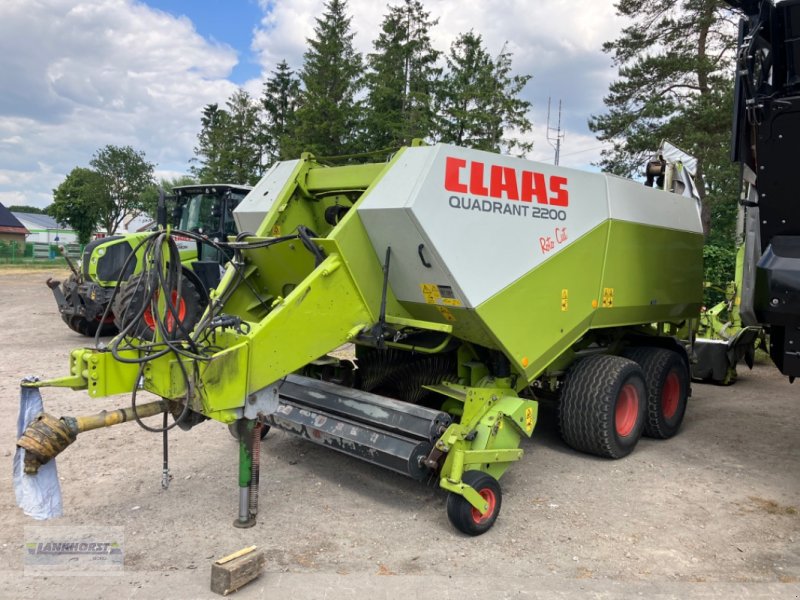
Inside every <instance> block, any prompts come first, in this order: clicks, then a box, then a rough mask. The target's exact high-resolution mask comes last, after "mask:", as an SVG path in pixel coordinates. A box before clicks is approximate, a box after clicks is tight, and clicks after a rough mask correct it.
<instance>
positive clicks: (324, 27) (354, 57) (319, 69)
mask: <svg viewBox="0 0 800 600" xmlns="http://www.w3.org/2000/svg"><path fill="white" fill-rule="evenodd" d="M346 9H347V2H346V0H328V1H327V2H326V3H325V12H324V13H323V14H322V17H320V18H317V19H316V21H317V24H316V26H315V27H314V38H310V39H308V40H307V41H308V45H309V48H308V50H307V51H306V53H305V54H304V55H303V59H304V61H303V69H302V71H301V73H300V79H301V80H302V82H303V88H304V89H303V94H302V105H301V107H300V108H299V109H298V110H297V128H296V130H295V133H294V136H293V139H292V143H291V146H290V148H287V151H288V152H289V153H290V154H292V155H297V154H299V153H300V152H302V151H304V150H307V151H310V152H313V153H315V154H317V155H334V154H346V153H349V152H352V151H355V150H356V149H357V148H356V146H355V137H356V130H357V124H358V120H359V107H358V104H357V103H356V101H355V96H356V94H357V92H358V91H359V89H360V87H361V85H360V77H359V75H360V73H361V70H362V66H361V55H360V54H359V53H358V52H356V51H355V49H354V48H353V37H354V36H355V34H354V33H353V32H352V31H351V29H350V17H348V16H347V14H346Z"/></svg>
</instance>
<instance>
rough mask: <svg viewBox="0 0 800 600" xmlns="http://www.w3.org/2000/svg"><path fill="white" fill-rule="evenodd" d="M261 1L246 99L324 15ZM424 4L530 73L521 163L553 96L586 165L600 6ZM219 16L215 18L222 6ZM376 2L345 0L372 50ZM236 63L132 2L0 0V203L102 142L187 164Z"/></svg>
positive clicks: (299, 54)
mask: <svg viewBox="0 0 800 600" xmlns="http://www.w3.org/2000/svg"><path fill="white" fill-rule="evenodd" d="M259 3H260V5H261V6H262V9H263V10H264V15H265V16H264V18H263V20H262V22H261V23H259V24H253V25H254V26H255V27H254V32H253V39H252V44H251V46H252V50H253V52H255V53H256V54H257V55H258V57H259V60H260V63H261V65H262V69H263V71H262V77H261V78H260V79H253V80H251V81H248V82H247V83H246V84H245V85H244V86H243V87H244V88H245V89H247V90H248V91H249V92H250V93H251V94H252V95H254V96H258V95H259V94H260V93H261V85H262V83H261V82H262V79H263V78H264V77H265V76H266V75H268V73H269V72H270V71H271V70H272V69H274V68H275V65H276V64H277V62H278V61H279V60H281V59H286V60H287V61H288V62H289V64H290V65H291V66H292V67H293V68H295V69H299V68H300V67H301V66H302V59H303V52H304V51H305V49H306V39H307V38H309V37H312V36H313V35H314V33H313V27H314V24H315V21H314V19H315V18H316V17H319V16H320V14H321V12H322V10H323V8H322V5H323V2H322V0H259ZM425 5H426V8H427V10H429V11H430V12H431V16H432V17H433V18H438V19H439V24H438V25H437V26H436V27H434V29H433V31H432V36H433V40H434V45H435V46H436V47H437V48H438V49H439V50H442V51H446V50H447V49H448V47H449V45H450V43H451V42H452V41H453V40H454V39H455V37H456V36H457V35H458V34H459V33H461V32H464V31H467V30H469V29H474V30H475V31H476V32H478V33H481V34H482V35H483V37H484V40H485V43H486V46H487V48H488V49H489V51H490V52H492V53H493V54H496V53H498V52H499V51H500V50H501V48H502V47H503V44H504V43H506V42H508V48H509V49H510V50H511V51H512V52H513V53H514V67H515V69H516V70H517V71H518V72H519V73H525V74H530V75H533V79H532V80H531V82H530V83H529V84H528V86H527V87H526V89H525V92H524V95H525V97H526V98H527V99H529V100H531V101H532V102H533V121H534V124H535V130H534V132H533V138H534V141H535V144H536V146H535V149H534V153H533V154H532V158H538V159H548V158H551V157H552V149H551V148H550V146H549V145H548V144H547V141H546V138H545V136H544V134H543V131H544V125H545V123H544V121H545V115H546V108H547V97H548V96H552V97H553V98H554V100H558V99H559V98H560V99H562V100H563V102H564V125H565V129H566V138H565V140H564V146H563V148H562V157H563V160H562V164H569V165H585V164H588V163H590V162H591V161H592V160H596V158H597V147H598V146H599V144H598V143H597V142H596V140H594V139H593V136H591V134H590V133H589V132H588V130H587V128H586V120H587V118H588V117H589V115H591V114H592V113H596V112H599V111H601V110H602V108H603V106H602V97H603V95H604V94H605V93H606V91H607V88H608V83H609V81H610V80H611V79H612V78H613V76H614V72H613V71H612V70H611V68H610V61H609V59H608V57H606V56H604V55H603V54H602V53H601V52H600V46H601V44H602V42H603V41H605V40H608V39H612V38H614V37H616V35H617V33H618V31H619V27H620V23H619V22H618V20H617V18H616V17H615V16H614V8H613V5H612V3H611V2H610V1H609V2H598V1H597V0H572V1H570V2H567V1H566V0H538V1H537V2H531V1H530V0H495V1H493V2H469V3H467V2H462V1H457V0H426V1H425ZM219 11H220V18H225V7H224V6H223V5H221V4H220V6H219ZM385 11H386V4H385V3H383V2H374V1H373V0H350V2H349V5H348V12H349V14H351V15H352V16H353V28H354V30H355V32H356V38H355V42H356V47H357V49H358V50H359V51H360V52H362V53H363V54H366V53H368V52H370V51H371V50H372V40H373V39H374V38H375V36H376V34H377V32H378V30H379V26H380V22H381V20H382V18H383V14H384V12H385ZM237 60H238V57H237V53H236V51H235V50H234V49H233V48H231V47H229V46H227V45H224V44H220V43H218V42H215V41H211V40H208V39H206V38H204V37H203V36H201V35H199V34H198V33H197V32H196V30H195V28H194V26H193V24H192V23H191V21H189V20H188V19H187V18H185V17H174V16H172V15H170V14H168V13H165V12H162V11H159V10H155V9H153V8H150V7H148V6H146V5H145V4H143V3H142V2H141V1H139V0H0V81H2V82H3V91H2V93H0V201H2V202H3V203H4V204H5V203H6V202H7V201H10V200H11V199H13V202H12V203H15V204H19V203H29V204H34V205H36V206H44V205H46V204H48V203H49V202H50V200H51V192H52V189H53V188H54V187H56V186H57V185H58V184H59V183H60V182H61V181H62V180H63V178H64V176H65V175H66V174H67V173H68V172H69V171H70V170H71V169H72V168H74V167H75V166H86V165H88V162H89V160H90V159H91V156H92V154H93V153H94V152H95V151H96V150H97V149H99V148H101V147H102V146H104V145H106V144H116V145H125V144H129V145H131V146H133V147H134V148H136V149H139V150H143V151H144V152H145V153H146V155H147V158H148V159H149V160H150V161H152V162H154V163H156V164H157V168H158V171H157V172H158V173H170V174H178V173H182V172H185V171H186V170H187V168H188V161H189V159H190V158H191V157H192V155H193V147H194V146H195V144H196V136H197V133H198V130H199V123H200V112H201V110H202V107H203V106H204V105H205V104H208V103H210V102H219V103H224V102H225V100H226V99H227V98H228V97H229V96H230V94H231V93H232V92H233V91H234V90H235V88H236V85H235V84H234V83H232V82H231V81H230V79H229V77H230V74H231V71H232V69H233V67H234V66H235V65H236V63H237ZM587 148H589V149H591V148H595V150H594V151H589V152H584V151H585V150H586V149H587ZM592 152H594V154H592Z"/></svg>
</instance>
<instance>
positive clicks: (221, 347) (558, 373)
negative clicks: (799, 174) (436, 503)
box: [18, 144, 703, 535]
mask: <svg viewBox="0 0 800 600" xmlns="http://www.w3.org/2000/svg"><path fill="white" fill-rule="evenodd" d="M235 217H236V220H237V225H238V229H239V231H240V232H241V233H240V234H239V235H238V236H237V238H236V239H235V240H230V241H229V242H228V243H227V244H225V246H226V248H227V249H229V250H233V251H234V259H233V260H232V261H231V263H230V264H229V266H228V268H227V271H226V273H225V275H224V277H223V279H222V281H221V283H220V285H219V287H218V288H217V289H216V290H214V291H213V292H212V294H211V300H210V304H209V306H208V308H207V310H206V313H205V315H204V317H203V318H202V319H201V321H200V322H199V324H198V325H197V326H196V327H195V328H194V330H193V331H191V332H188V331H182V330H181V328H180V327H178V328H177V329H178V331H176V328H175V327H174V326H171V325H174V320H173V321H170V319H173V318H174V317H175V315H176V313H175V307H174V305H173V303H174V302H175V299H176V293H175V290H176V287H179V278H174V277H172V278H171V277H170V275H171V272H170V266H169V264H167V263H168V261H166V262H163V261H162V263H156V264H154V265H152V266H151V270H152V273H150V281H151V283H152V285H150V286H149V287H148V291H149V293H150V296H149V297H150V300H149V302H150V304H149V306H150V307H151V310H152V312H153V313H155V314H157V315H158V317H159V322H160V326H159V328H158V329H159V332H160V335H157V336H156V337H155V340H154V341H150V340H145V339H137V338H136V337H135V335H132V334H131V333H130V332H128V333H127V334H126V332H124V331H123V332H122V333H121V334H120V335H119V336H117V338H115V339H114V340H113V341H112V342H111V343H110V344H109V345H108V346H106V347H101V348H95V349H78V350H75V351H73V352H72V354H71V361H70V368H71V373H70V375H69V376H68V377H65V378H61V379H56V380H51V381H46V382H38V383H30V384H25V385H37V386H45V385H60V386H68V387H72V388H83V389H86V390H87V391H88V393H89V394H90V395H91V396H92V397H102V396H107V395H111V394H117V393H122V392H128V393H130V392H133V394H132V396H133V402H132V406H131V407H130V408H128V409H125V410H122V411H117V412H116V413H110V414H106V415H104V416H103V418H102V419H98V418H77V419H76V418H72V417H63V418H61V419H55V418H53V417H50V416H49V415H42V416H41V417H40V418H39V419H38V420H37V421H35V422H34V423H33V424H32V425H31V426H30V427H29V428H28V430H27V431H26V432H25V434H24V435H23V436H22V437H21V438H20V440H19V442H18V444H19V445H20V446H22V447H24V448H25V449H26V469H27V472H28V473H31V474H32V473H35V472H36V470H37V468H38V466H39V465H40V464H42V463H44V462H46V461H47V460H49V459H50V458H51V457H52V456H54V455H55V454H57V453H58V452H60V451H61V450H62V449H63V448H64V447H66V445H68V444H69V443H71V442H72V441H74V439H75V436H76V435H77V434H78V433H80V432H81V431H85V430H87V429H91V428H94V427H98V426H104V425H108V424H113V423H115V422H120V421H124V420H128V419H132V418H135V417H136V418H137V420H138V419H139V418H141V417H143V416H146V415H154V414H158V413H161V412H171V413H172V414H173V415H174V416H175V418H176V420H177V422H178V424H179V425H180V426H181V427H182V428H184V429H185V428H188V427H191V426H194V425H197V424H199V423H200V422H202V421H204V420H206V419H213V420H217V421H220V422H222V423H226V424H229V425H231V426H232V427H233V428H234V429H235V430H236V431H237V432H238V434H239V444H240V469H239V486H240V503H239V516H238V519H237V520H236V524H237V525H239V526H249V525H251V524H253V523H254V515H255V512H256V510H257V493H258V464H259V460H258V453H259V440H260V438H261V435H262V433H263V432H264V430H265V428H266V427H278V428H282V429H285V430H288V431H291V432H294V433H298V434H300V435H302V436H304V437H306V438H308V439H309V440H311V441H312V442H316V443H319V444H323V445H326V446H329V447H331V448H333V449H335V450H338V451H340V452H343V453H346V454H349V455H351V456H354V457H357V458H361V459H364V460H367V461H370V462H372V463H374V464H377V465H381V466H384V467H386V468H389V469H392V470H394V471H397V472H401V473H404V474H406V475H409V476H411V477H414V478H417V479H429V478H433V479H435V480H437V481H438V484H439V486H440V487H442V488H443V489H445V490H447V492H449V496H448V502H447V512H448V516H449V518H450V520H451V521H452V523H453V524H454V525H455V526H456V527H457V528H458V529H460V530H461V531H464V532H466V533H468V534H472V535H475V534H479V533H482V532H484V531H486V530H487V529H489V528H490V527H491V526H492V524H493V523H494V520H495V519H496V517H497V514H498V512H499V509H500V504H501V490H500V486H499V484H498V479H499V478H500V477H501V475H502V474H503V473H504V472H505V470H506V469H507V468H508V467H509V466H510V465H511V464H512V463H513V462H514V461H516V460H519V459H520V458H521V456H522V454H523V451H522V449H521V448H520V442H521V440H522V438H524V437H529V436H531V434H532V433H533V431H534V427H535V424H536V418H537V408H538V401H539V400H547V401H553V402H557V403H558V406H559V410H558V414H559V422H560V428H561V432H562V434H563V437H564V439H565V441H566V442H567V443H568V444H569V445H571V446H572V447H574V448H576V449H578V450H582V451H586V452H590V453H593V454H597V455H600V456H606V457H611V458H618V457H621V456H624V455H626V454H628V453H629V452H630V451H631V450H632V449H633V447H634V446H635V444H636V442H637V441H638V439H639V437H640V436H641V435H642V433H643V432H644V433H645V434H647V435H650V436H653V437H660V438H666V437H670V436H672V435H674V434H675V433H676V432H677V431H678V428H679V427H680V424H681V420H682V419H683V415H684V410H685V407H686V400H687V396H688V394H689V355H688V354H687V344H686V343H683V342H681V341H680V340H678V339H677V337H676V334H677V332H678V331H679V330H681V328H683V329H684V331H685V330H686V328H687V324H691V323H692V322H693V320H695V319H697V317H698V314H699V310H700V306H701V302H702V279H703V272H702V245H703V236H702V229H701V224H700V211H699V206H698V203H697V201H696V199H694V198H692V197H687V196H683V195H680V194H678V193H670V192H667V191H662V190H659V189H653V188H649V187H645V186H643V185H641V184H639V183H636V182H633V181H629V180H626V179H622V178H618V177H615V176H611V175H606V174H601V173H587V172H581V171H576V170H572V169H566V168H562V167H555V166H552V165H547V164H541V163H536V162H532V161H528V160H523V159H519V158H513V157H508V156H501V155H497V154H492V153H487V152H481V151H475V150H468V149H464V148H459V147H456V146H451V145H445V144H439V145H435V146H430V147H426V146H413V147H407V148H404V149H402V150H400V151H398V152H397V153H396V154H394V155H393V156H392V157H391V159H390V160H389V161H388V162H377V163H366V164H344V165H340V166H329V165H326V164H323V163H322V162H318V161H317V160H315V158H314V157H312V156H310V155H303V157H302V158H301V159H299V160H293V161H287V162H281V163H277V164H275V165H274V166H273V167H272V168H271V169H270V170H269V171H268V173H267V174H266V175H265V176H264V177H263V179H262V180H261V182H260V183H259V184H258V185H257V186H256V187H255V188H254V189H253V190H252V192H251V193H250V194H249V195H248V196H247V197H246V198H245V199H244V200H243V201H242V203H241V204H240V205H239V206H238V208H237V209H236V211H235ZM152 243H153V244H156V245H160V246H159V247H163V248H167V249H168V247H169V245H170V244H171V241H170V232H162V233H161V234H160V235H159V236H157V237H154V238H153V242H152ZM167 255H168V252H167V250H163V251H162V252H161V254H158V255H156V254H154V256H167ZM176 282H177V283H176ZM170 292H171V293H170ZM178 299H179V292H178ZM688 329H689V330H690V331H691V326H689V327H688ZM132 331H135V330H132ZM689 337H691V334H690V335H689ZM345 344H352V347H351V348H352V349H351V351H350V352H351V353H352V354H353V355H354V356H350V357H345V358H337V357H341V356H342V352H341V347H342V346H343V345H345ZM337 349H340V352H337V353H336V354H335V355H334V354H331V353H332V352H334V351H336V350H337ZM345 353H347V350H345ZM142 389H143V390H146V391H148V392H151V393H152V394H154V395H156V396H158V397H159V398H160V399H159V400H156V401H154V402H150V403H143V402H142V401H141V399H140V400H139V402H138V404H137V400H136V391H137V390H139V391H140V392H141V390H142ZM140 396H141V393H140ZM165 423H166V418H165Z"/></svg>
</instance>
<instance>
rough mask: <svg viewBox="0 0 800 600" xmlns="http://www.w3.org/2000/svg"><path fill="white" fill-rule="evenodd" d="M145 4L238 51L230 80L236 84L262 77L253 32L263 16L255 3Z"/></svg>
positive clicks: (168, 0)
mask: <svg viewBox="0 0 800 600" xmlns="http://www.w3.org/2000/svg"><path fill="white" fill-rule="evenodd" d="M143 4H147V5H148V6H152V7H153V8H156V9H158V10H163V11H164V12H167V13H170V14H172V15H174V16H176V17H180V16H186V17H188V18H189V19H190V20H191V21H192V24H193V25H194V28H195V30H196V31H197V33H199V34H200V35H202V36H203V37H205V38H207V39H208V40H211V41H217V42H222V43H225V44H228V45H229V46H232V47H233V48H235V49H236V51H237V52H238V53H239V62H238V63H237V64H236V66H234V68H233V70H232V71H231V73H230V75H229V77H228V78H229V79H230V80H231V81H232V82H233V83H236V84H238V85H243V84H245V83H246V82H247V81H249V80H251V79H253V78H255V77H258V76H259V74H260V72H261V65H260V64H259V62H258V57H257V56H255V55H254V54H253V52H252V51H251V49H250V44H251V42H252V40H253V30H254V29H255V28H256V26H257V25H258V23H259V21H260V20H261V18H262V16H263V15H264V11H263V10H262V9H261V7H259V5H258V2H256V0H227V1H226V2H219V1H216V2H214V1H209V0H196V1H192V0H144V2H143Z"/></svg>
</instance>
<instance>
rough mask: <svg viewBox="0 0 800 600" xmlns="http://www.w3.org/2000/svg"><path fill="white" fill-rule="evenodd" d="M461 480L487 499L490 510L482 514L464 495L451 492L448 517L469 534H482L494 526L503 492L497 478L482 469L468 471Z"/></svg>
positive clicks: (460, 529) (457, 527)
mask: <svg viewBox="0 0 800 600" xmlns="http://www.w3.org/2000/svg"><path fill="white" fill-rule="evenodd" d="M461 481H463V482H464V483H466V484H467V485H469V486H471V487H472V488H474V489H475V491H476V492H478V493H479V494H480V495H481V497H482V498H483V499H484V500H486V503H487V504H488V505H489V510H488V511H487V512H486V514H483V515H482V514H481V512H480V511H479V510H477V509H476V508H473V506H472V505H471V504H470V503H469V502H467V500H466V499H465V498H464V496H462V495H460V494H454V493H453V492H450V493H449V494H448V496H447V518H448V519H450V522H451V523H452V524H453V526H454V527H455V528H456V529H458V530H459V531H460V532H462V533H466V534H467V535H481V534H482V533H486V532H487V531H489V529H491V528H492V525H494V522H495V521H496V520H497V515H498V514H500V505H501V504H502V501H503V494H502V492H501V491H500V484H499V483H498V482H497V479H495V478H494V477H492V476H491V475H489V474H488V473H484V472H482V471H466V472H465V473H464V475H463V476H462V477H461Z"/></svg>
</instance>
